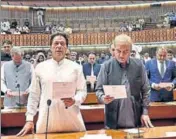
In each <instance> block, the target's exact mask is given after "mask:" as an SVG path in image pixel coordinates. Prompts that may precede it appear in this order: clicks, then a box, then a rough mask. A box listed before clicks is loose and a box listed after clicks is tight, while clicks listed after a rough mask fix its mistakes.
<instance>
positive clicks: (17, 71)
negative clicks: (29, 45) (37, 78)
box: [1, 48, 34, 108]
mask: <svg viewBox="0 0 176 139" xmlns="http://www.w3.org/2000/svg"><path fill="white" fill-rule="evenodd" d="M23 55H24V53H23V51H22V50H21V49H20V48H12V49H11V56H12V60H11V61H8V62H6V63H4V64H3V65H2V67H1V91H3V92H4V93H5V97H4V108H14V107H16V106H19V105H21V104H23V105H26V104H27V99H28V93H29V87H30V85H31V80H32V77H33V72H34V68H33V66H32V65H31V64H30V63H29V62H27V61H25V60H23ZM19 93H21V94H19ZM19 95H20V97H19Z"/></svg>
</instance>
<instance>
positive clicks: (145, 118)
mask: <svg viewBox="0 0 176 139" xmlns="http://www.w3.org/2000/svg"><path fill="white" fill-rule="evenodd" d="M141 123H142V126H146V127H147V128H149V127H154V126H153V125H152V123H151V121H150V118H149V116H148V115H142V116H141Z"/></svg>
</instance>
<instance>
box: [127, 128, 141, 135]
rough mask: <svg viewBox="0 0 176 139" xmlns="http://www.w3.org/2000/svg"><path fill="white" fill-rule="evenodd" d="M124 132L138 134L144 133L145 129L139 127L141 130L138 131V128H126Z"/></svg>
mask: <svg viewBox="0 0 176 139" xmlns="http://www.w3.org/2000/svg"><path fill="white" fill-rule="evenodd" d="M124 132H126V133H130V134H137V133H138V132H139V133H144V130H140V129H139V131H138V129H136V128H133V129H125V130H124Z"/></svg>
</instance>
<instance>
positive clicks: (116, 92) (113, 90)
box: [103, 85, 127, 99]
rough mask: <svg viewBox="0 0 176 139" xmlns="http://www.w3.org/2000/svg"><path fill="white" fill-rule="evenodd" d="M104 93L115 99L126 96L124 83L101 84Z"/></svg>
mask: <svg viewBox="0 0 176 139" xmlns="http://www.w3.org/2000/svg"><path fill="white" fill-rule="evenodd" d="M103 89H104V92H105V95H110V96H112V97H114V98H115V99H121V98H127V93H126V88H125V85H103Z"/></svg>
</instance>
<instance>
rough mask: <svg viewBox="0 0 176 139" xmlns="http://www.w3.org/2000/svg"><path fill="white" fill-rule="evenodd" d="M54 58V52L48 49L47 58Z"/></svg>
mask: <svg viewBox="0 0 176 139" xmlns="http://www.w3.org/2000/svg"><path fill="white" fill-rule="evenodd" d="M51 58H52V52H51V50H48V51H47V59H51Z"/></svg>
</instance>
